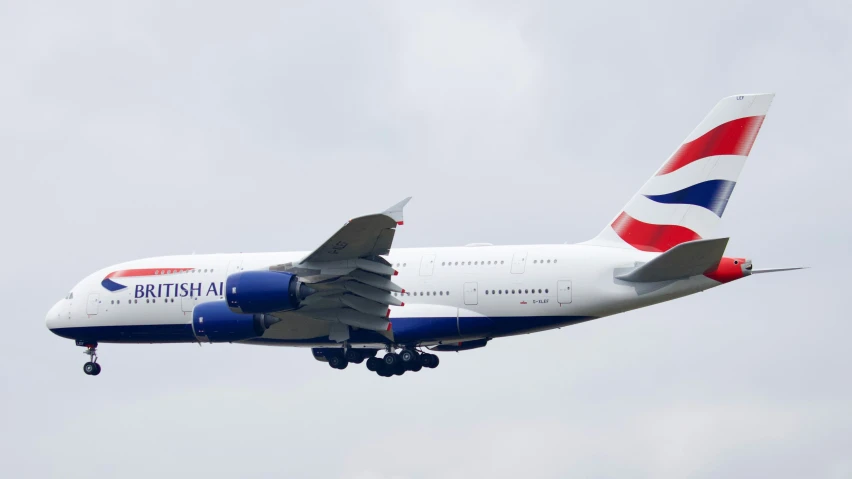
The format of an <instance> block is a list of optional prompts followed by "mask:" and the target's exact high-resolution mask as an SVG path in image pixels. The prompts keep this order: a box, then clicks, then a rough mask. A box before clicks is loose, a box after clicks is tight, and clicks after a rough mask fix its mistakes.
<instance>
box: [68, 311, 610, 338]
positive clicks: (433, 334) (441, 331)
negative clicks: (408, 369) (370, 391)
mask: <svg viewBox="0 0 852 479" xmlns="http://www.w3.org/2000/svg"><path fill="white" fill-rule="evenodd" d="M592 319H595V318H594V317H592V316H508V317H496V318H487V317H481V316H480V317H472V318H455V317H436V318H396V319H393V318H391V320H392V324H393V333H394V342H395V343H401V344H407V343H417V342H421V341H439V340H453V339H456V338H460V337H475V336H481V337H489V338H496V337H500V336H511V335H513V334H522V333H531V332H534V331H542V330H546V329H552V328H557V327H561V326H570V325H572V324H577V323H582V322H584V321H589V320H592ZM51 331H53V332H54V333H55V334H57V335H59V336H62V337H63V338H69V339H75V340H81V341H92V342H102V343H194V342H197V341H198V339H196V337H195V334H193V331H192V325H191V324H152V325H136V326H88V327H76V328H56V329H51ZM349 341H350V342H351V343H386V344H387V343H390V340H389V339H388V338H386V337H385V336H383V335H382V334H379V333H377V332H375V331H369V330H366V329H354V330H352V331H351V332H350V339H349ZM246 342H250V343H257V344H282V345H284V344H293V345H298V344H318V343H323V344H324V343H329V344H335V342H334V341H332V340H330V339H328V336H320V337H316V338H310V339H275V338H254V339H250V340H248V341H246Z"/></svg>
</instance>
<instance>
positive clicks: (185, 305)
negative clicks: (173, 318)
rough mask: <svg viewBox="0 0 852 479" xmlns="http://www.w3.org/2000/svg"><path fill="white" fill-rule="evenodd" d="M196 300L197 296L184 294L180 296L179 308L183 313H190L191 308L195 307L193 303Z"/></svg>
mask: <svg viewBox="0 0 852 479" xmlns="http://www.w3.org/2000/svg"><path fill="white" fill-rule="evenodd" d="M197 301H198V298H197V297H196V298H193V297H192V296H190V295H188V294H187V295H186V296H184V297H182V298H180V309H181V311H183V312H184V313H191V312H192V308H194V307H195V303H196V302H197Z"/></svg>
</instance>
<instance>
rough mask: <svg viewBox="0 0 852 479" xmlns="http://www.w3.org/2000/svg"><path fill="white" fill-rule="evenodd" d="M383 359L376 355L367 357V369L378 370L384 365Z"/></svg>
mask: <svg viewBox="0 0 852 479" xmlns="http://www.w3.org/2000/svg"><path fill="white" fill-rule="evenodd" d="M382 364H383V363H382V360H381V359H379V358H376V357H372V358H367V369H369V370H370V371H374V372H375V371H378V370H379V368H380V367H382Z"/></svg>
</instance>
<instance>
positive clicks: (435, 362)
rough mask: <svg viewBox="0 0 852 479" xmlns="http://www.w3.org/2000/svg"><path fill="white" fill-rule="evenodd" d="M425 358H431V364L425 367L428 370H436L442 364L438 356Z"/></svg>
mask: <svg viewBox="0 0 852 479" xmlns="http://www.w3.org/2000/svg"><path fill="white" fill-rule="evenodd" d="M424 356H429V363H428V364H424V366H426V367H427V368H430V369H435V368H437V367H438V364H439V363H440V362H441V360H440V359H438V356H436V355H434V354H424Z"/></svg>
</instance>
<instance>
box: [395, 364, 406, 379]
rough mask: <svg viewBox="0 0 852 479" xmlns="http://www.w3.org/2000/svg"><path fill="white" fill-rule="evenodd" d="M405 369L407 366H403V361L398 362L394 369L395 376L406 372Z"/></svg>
mask: <svg viewBox="0 0 852 479" xmlns="http://www.w3.org/2000/svg"><path fill="white" fill-rule="evenodd" d="M405 371H406V369H405V366H403V364H402V363H398V364H397V366H396V367H395V368H394V369H393V374H394V375H395V376H402V375H403V374H405Z"/></svg>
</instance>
